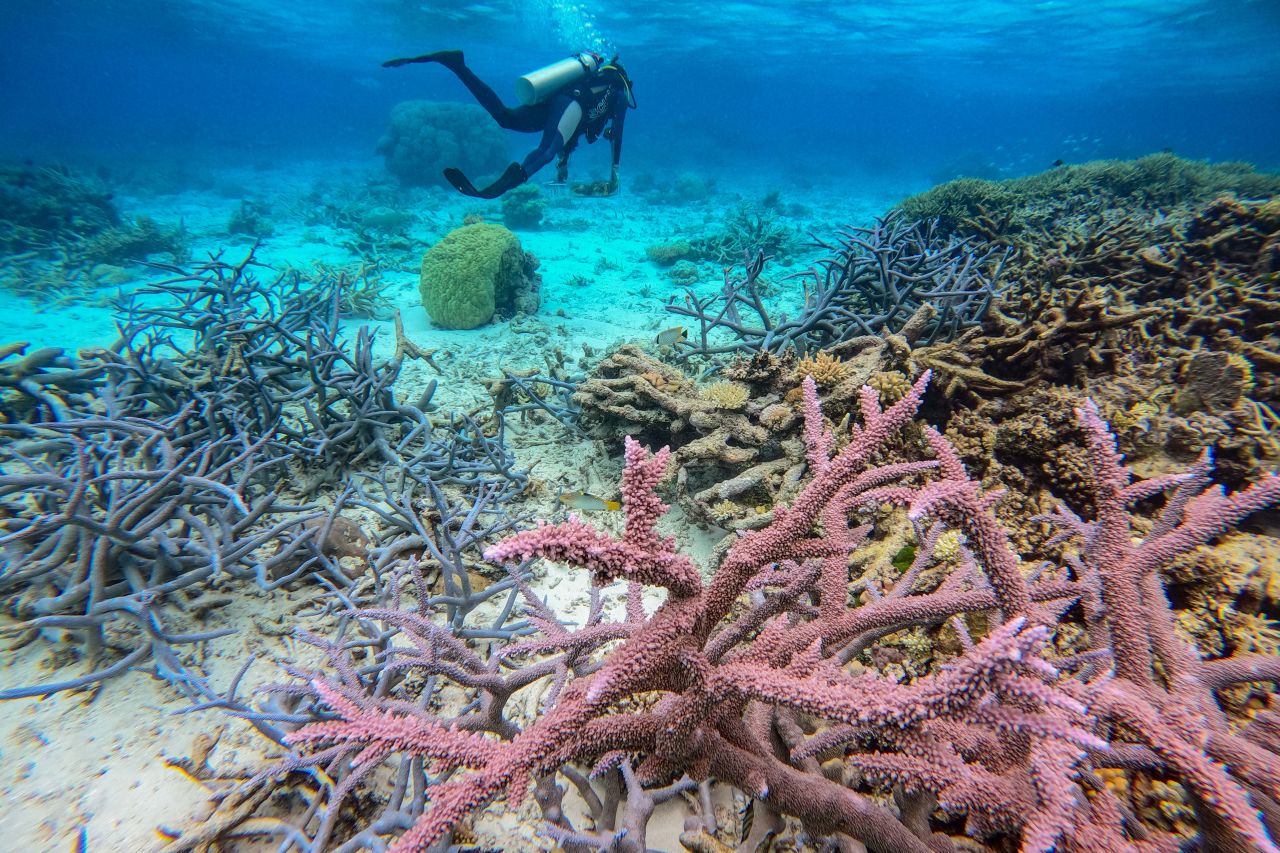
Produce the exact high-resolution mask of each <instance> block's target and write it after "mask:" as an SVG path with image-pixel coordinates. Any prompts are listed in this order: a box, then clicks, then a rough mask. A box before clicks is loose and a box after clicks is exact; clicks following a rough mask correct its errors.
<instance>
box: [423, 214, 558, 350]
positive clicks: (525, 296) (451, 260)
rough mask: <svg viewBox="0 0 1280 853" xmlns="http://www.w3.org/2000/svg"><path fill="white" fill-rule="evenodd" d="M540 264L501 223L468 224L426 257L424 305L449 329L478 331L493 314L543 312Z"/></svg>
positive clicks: (435, 247)
mask: <svg viewBox="0 0 1280 853" xmlns="http://www.w3.org/2000/svg"><path fill="white" fill-rule="evenodd" d="M537 265H538V262H537V260H536V259H534V257H533V256H532V255H530V254H529V253H527V252H525V251H524V250H523V249H521V248H520V240H519V239H517V238H516V235H515V234H512V233H511V232H510V231H509V230H508V229H506V228H504V227H502V226H501V225H490V224H487V223H477V224H474V225H464V226H462V227H461V228H457V229H454V230H453V231H450V232H449V233H448V234H447V235H446V236H445V238H444V239H443V240H441V241H440V242H439V243H436V244H435V245H434V246H432V247H431V250H430V251H428V252H427V254H426V256H425V257H424V258H423V259H422V274H421V278H420V285H419V291H420V292H421V294H422V305H423V307H424V308H426V309H427V314H428V315H429V316H430V317H431V321H432V322H433V323H435V324H436V325H437V326H441V327H443V328H446V329H474V328H476V327H477V326H482V325H484V324H485V323H487V322H489V321H490V320H491V319H493V316H494V314H497V315H498V316H499V317H510V316H514V315H515V314H517V313H521V312H523V313H527V314H532V313H534V312H535V311H537V310H538V288H539V284H540V282H541V277H540V276H539V275H538V274H537V273H536V272H535V270H536V269H537Z"/></svg>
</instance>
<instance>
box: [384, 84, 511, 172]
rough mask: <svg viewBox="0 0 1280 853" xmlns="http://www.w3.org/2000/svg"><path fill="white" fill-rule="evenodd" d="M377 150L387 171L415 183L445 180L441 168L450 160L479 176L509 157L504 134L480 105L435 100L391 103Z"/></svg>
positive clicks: (503, 164)
mask: <svg viewBox="0 0 1280 853" xmlns="http://www.w3.org/2000/svg"><path fill="white" fill-rule="evenodd" d="M377 150H378V153H379V154H381V155H382V156H383V158H384V159H385V161H386V164H387V171H388V172H390V173H391V174H393V175H395V176H396V177H397V178H399V179H400V182H401V183H402V184H405V185H406V186H415V187H426V186H448V184H447V182H446V181H445V179H444V177H443V175H442V174H441V173H442V172H443V171H444V169H445V168H446V167H449V166H452V167H454V168H458V169H461V170H462V171H464V172H466V173H467V174H468V175H470V176H471V177H473V178H475V179H476V180H480V178H481V176H484V175H487V174H490V173H492V174H497V173H498V172H500V171H502V169H503V168H505V167H506V165H507V163H508V162H510V160H511V152H510V149H509V148H508V146H507V139H506V137H505V136H504V135H503V133H502V131H501V130H500V129H499V128H498V127H497V126H496V125H495V124H494V123H493V120H492V119H490V118H489V116H488V114H487V113H486V112H485V111H484V110H483V109H481V108H480V107H477V106H475V105H474V104H452V103H436V102H435V101H404V102H402V103H399V104H396V106H395V108H394V109H392V110H391V123H390V124H389V125H388V126H387V130H386V133H384V134H383V135H382V139H380V140H379V141H378V149H377ZM482 183H488V182H487V181H482Z"/></svg>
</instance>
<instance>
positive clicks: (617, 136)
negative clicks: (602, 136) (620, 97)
mask: <svg viewBox="0 0 1280 853" xmlns="http://www.w3.org/2000/svg"><path fill="white" fill-rule="evenodd" d="M626 120H627V107H626V104H623V106H622V109H620V110H618V111H617V112H615V113H614V114H613V121H612V122H611V125H612V126H611V127H610V128H609V141H610V142H611V143H612V144H613V168H614V171H617V169H618V163H619V162H620V161H621V160H622V126H623V125H624V124H625V123H626Z"/></svg>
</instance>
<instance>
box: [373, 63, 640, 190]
mask: <svg viewBox="0 0 1280 853" xmlns="http://www.w3.org/2000/svg"><path fill="white" fill-rule="evenodd" d="M416 62H437V63H439V64H441V65H443V66H444V67H445V68H448V69H449V70H450V71H452V72H453V73H454V74H455V75H457V77H458V79H459V80H461V81H462V84H463V85H464V86H466V87H467V89H468V90H469V91H470V92H471V94H472V95H473V96H475V99H476V101H478V102H479V104H480V106H482V107H484V108H485V110H486V111H487V112H488V113H489V115H491V116H493V119H494V121H496V122H497V123H498V124H499V125H500V126H501V127H504V128H506V129H507V130H517V131H520V132H522V133H537V132H539V131H541V132H542V141H541V142H539V143H538V147H537V148H535V149H533V150H532V151H530V152H529V155H528V156H527V157H525V158H524V161H523V162H521V163H512V164H511V165H510V166H508V167H507V169H506V171H505V172H503V173H502V175H501V176H500V177H499V178H498V179H497V180H496V181H494V182H493V183H491V184H489V186H487V187H481V188H479V189H477V188H476V187H475V186H474V185H473V184H472V183H471V181H470V180H468V179H467V176H466V175H464V174H462V172H461V171H459V170H458V169H445V170H444V176H445V178H446V179H447V180H448V181H449V183H450V184H452V185H453V186H454V188H455V189H457V190H458V192H460V193H462V194H463V195H468V196H471V197H473V198H497V197H498V196H500V195H502V194H503V193H505V192H507V191H509V190H511V189H514V188H515V187H518V186H520V185H521V184H523V183H525V182H526V181H528V180H529V177H530V176H531V175H533V174H534V173H535V172H537V171H538V170H539V169H541V168H542V167H543V166H545V165H547V164H548V163H550V162H551V161H552V160H553V159H554V160H556V181H558V182H560V183H563V182H565V181H567V180H568V177H569V155H570V154H572V153H573V150H574V148H576V147H577V145H578V140H579V139H581V138H582V137H583V136H586V138H587V143H588V144H590V143H592V142H595V141H596V139H598V138H599V137H601V136H603V137H604V138H605V139H608V140H609V141H610V143H612V146H613V168H612V170H611V171H610V177H609V181H608V183H605V182H603V181H601V182H599V183H596V184H590V185H586V188H585V191H584V190H580V189H579V188H578V187H575V191H579V192H583V194H586V195H612V194H613V193H614V192H616V191H617V189H618V160H619V158H620V157H621V156H622V127H623V124H624V122H625V120H626V116H627V110H629V109H635V106H636V99H635V96H634V95H633V94H632V92H631V78H630V77H628V76H627V72H626V71H625V70H624V69H623V68H622V65H621V64H620V63H619V62H618V58H617V57H616V56H615V57H614V58H613V59H611V60H609V61H608V62H605V61H604V57H602V56H601V55H600V54H598V53H592V52H591V51H583V52H582V53H579V54H576V55H574V56H571V57H569V58H568V59H562V60H560V61H559V62H556V63H553V64H551V65H548V66H547V67H545V68H540V69H538V70H537V71H533V72H531V73H529V74H526V75H524V76H523V77H521V78H519V79H518V80H517V81H516V94H517V96H518V97H519V98H520V101H521V103H522V106H519V107H516V108H514V109H513V108H511V107H508V106H507V105H506V104H504V103H502V100H501V99H500V98H499V97H498V96H497V94H496V93H495V92H494V91H493V89H491V88H489V86H488V85H487V84H486V83H485V82H484V81H483V80H481V79H480V78H479V77H477V76H476V75H475V73H474V72H473V71H472V70H471V69H470V68H468V67H467V65H466V62H464V61H463V58H462V51H460V50H440V51H436V52H435V53H428V54H425V55H423V56H414V57H408V58H405V59H391V60H388V61H386V62H384V63H382V66H383V67H384V68H397V67H399V66H401V65H409V64H411V63H416ZM606 125H608V126H607V127H606Z"/></svg>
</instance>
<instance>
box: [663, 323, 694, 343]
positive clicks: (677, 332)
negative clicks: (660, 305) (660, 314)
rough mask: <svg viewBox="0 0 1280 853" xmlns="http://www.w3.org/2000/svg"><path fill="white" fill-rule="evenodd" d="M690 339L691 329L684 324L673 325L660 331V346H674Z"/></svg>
mask: <svg viewBox="0 0 1280 853" xmlns="http://www.w3.org/2000/svg"><path fill="white" fill-rule="evenodd" d="M688 339H689V330H688V329H686V328H685V327H684V326H672V327H671V328H670V329H663V330H662V331H661V332H658V346H662V347H673V346H675V345H676V344H678V343H680V342H681V341H687V340H688Z"/></svg>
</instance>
